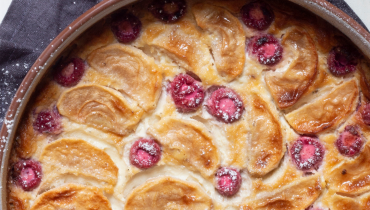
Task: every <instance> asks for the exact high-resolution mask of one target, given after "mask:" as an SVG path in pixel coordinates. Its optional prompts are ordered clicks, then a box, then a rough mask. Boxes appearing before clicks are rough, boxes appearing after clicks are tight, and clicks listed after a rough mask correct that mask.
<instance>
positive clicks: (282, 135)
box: [7, 0, 370, 210]
mask: <svg viewBox="0 0 370 210" xmlns="http://www.w3.org/2000/svg"><path fill="white" fill-rule="evenodd" d="M369 68H370V67H369V61H368V59H367V58H365V57H364V56H362V55H361V53H360V52H359V51H358V50H357V49H356V48H355V47H354V46H353V44H352V43H351V42H350V41H349V40H348V39H347V38H346V37H345V36H344V35H343V34H341V33H340V32H339V31H337V30H336V29H335V28H333V27H332V26H330V25H329V24H327V23H326V22H325V21H323V20H321V19H320V18H318V17H316V16H314V15H312V14H310V13H309V12H307V11H305V10H303V9H302V8H300V7H298V6H295V5H294V4H291V3H289V2H287V1H282V0H279V1H276V0H266V1H249V0H230V1H224V0H216V1H200V0H189V1H184V0H156V1H142V2H139V3H135V4H133V5H130V6H127V7H125V8H124V9H122V10H120V11H118V12H116V13H115V14H112V15H111V16H109V17H107V18H105V19H104V20H103V21H101V22H99V23H97V24H96V25H95V26H93V27H92V28H91V29H89V30H88V31H87V32H86V33H84V34H83V35H82V36H81V37H80V38H79V39H77V40H76V41H75V42H74V43H73V44H72V45H71V46H70V47H69V48H68V49H67V50H66V51H65V52H64V53H63V55H62V56H61V57H60V58H59V59H58V61H57V62H56V63H55V65H54V66H53V68H52V69H50V73H49V74H48V75H47V76H45V78H43V80H42V83H41V84H40V85H39V87H38V90H37V91H35V93H34V95H33V96H34V97H33V100H32V101H31V102H30V103H29V106H28V109H27V111H26V112H25V114H24V116H23V118H22V121H21V124H20V126H19V127H18V129H17V136H16V139H15V141H14V145H13V147H12V155H11V158H10V163H9V169H8V170H9V176H8V183H7V189H8V195H7V196H8V208H9V209H32V210H36V209H48V210H49V209H114V210H116V209H126V210H137V209H161V210H162V209H202V210H203V209H215V210H217V209H230V210H231V209H242V210H260V209H261V210H262V209H269V210H273V209H274V210H276V209H284V210H285V209H291V210H292V209H296V210H305V209H309V210H328V209H330V210H339V209H356V210H358V209H369V208H370V205H369V203H370V181H369V176H370V166H369V165H370V159H369V156H370V143H369V142H367V139H368V138H370V136H369V135H370V103H369V99H370V89H369V88H370V69H369Z"/></svg>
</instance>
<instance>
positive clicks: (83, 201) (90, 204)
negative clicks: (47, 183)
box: [30, 184, 111, 210]
mask: <svg viewBox="0 0 370 210" xmlns="http://www.w3.org/2000/svg"><path fill="white" fill-rule="evenodd" d="M59 209H79V210H111V205H110V203H109V201H108V199H107V198H106V197H105V196H104V195H103V193H102V192H101V191H100V190H99V189H98V188H96V187H86V186H82V185H75V184H68V185H65V186H63V187H60V188H55V189H53V190H49V191H47V192H45V193H43V194H41V195H40V196H39V197H38V198H37V199H36V200H35V203H34V204H33V206H32V207H31V209H30V210H59Z"/></svg>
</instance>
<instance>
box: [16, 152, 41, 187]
mask: <svg viewBox="0 0 370 210" xmlns="http://www.w3.org/2000/svg"><path fill="white" fill-rule="evenodd" d="M12 175H13V178H14V180H15V182H16V183H17V184H18V185H19V186H21V187H22V189H23V190H24V191H32V190H33V189H35V188H37V187H38V186H39V184H40V182H41V178H42V168H41V164H40V163H39V162H37V161H35V160H30V159H29V160H20V161H18V162H17V163H16V164H14V166H13V174H12Z"/></svg>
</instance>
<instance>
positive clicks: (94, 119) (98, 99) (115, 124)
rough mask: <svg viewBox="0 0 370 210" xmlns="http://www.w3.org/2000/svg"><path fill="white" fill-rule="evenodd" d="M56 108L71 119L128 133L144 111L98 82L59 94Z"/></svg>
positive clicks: (108, 129) (120, 133) (117, 132)
mask: <svg viewBox="0 0 370 210" xmlns="http://www.w3.org/2000/svg"><path fill="white" fill-rule="evenodd" d="M57 107H58V110H59V112H60V114H61V115H63V116H65V117H68V118H69V119H70V120H72V121H75V122H78V123H82V124H87V125H89V126H92V127H95V128H97V129H100V130H104V131H108V132H112V133H115V134H118V135H127V134H128V133H130V132H131V131H132V130H133V129H134V128H135V126H136V125H137V123H139V121H140V118H141V116H142V114H143V111H142V110H141V109H140V108H138V107H136V106H134V105H130V104H128V102H127V101H126V99H125V98H123V96H122V95H121V94H120V93H118V92H115V91H114V90H112V89H110V88H106V87H103V86H100V85H83V86H78V87H75V88H71V89H69V90H67V91H66V92H64V93H63V94H62V96H61V97H60V99H59V101H58V104H57Z"/></svg>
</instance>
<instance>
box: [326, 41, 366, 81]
mask: <svg viewBox="0 0 370 210" xmlns="http://www.w3.org/2000/svg"><path fill="white" fill-rule="evenodd" d="M358 56H359V54H358V52H357V51H356V50H355V49H352V48H350V47H334V48H333V49H332V50H331V51H330V53H329V57H328V67H329V71H330V72H331V73H332V74H334V75H335V76H343V75H346V74H349V73H351V72H354V71H355V70H356V66H357V58H358Z"/></svg>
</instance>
